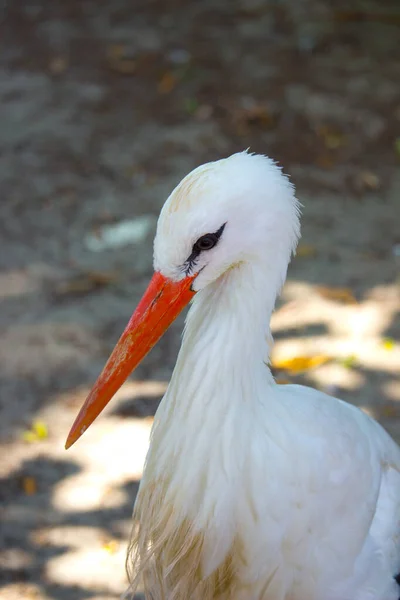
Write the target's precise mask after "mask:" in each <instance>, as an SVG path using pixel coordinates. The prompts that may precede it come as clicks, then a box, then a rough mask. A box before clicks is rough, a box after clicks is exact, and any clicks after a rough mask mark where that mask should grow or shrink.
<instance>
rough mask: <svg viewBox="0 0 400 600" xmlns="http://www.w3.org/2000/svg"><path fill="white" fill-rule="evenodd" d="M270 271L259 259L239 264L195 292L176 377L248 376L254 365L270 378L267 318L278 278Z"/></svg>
mask: <svg viewBox="0 0 400 600" xmlns="http://www.w3.org/2000/svg"><path fill="white" fill-rule="evenodd" d="M272 275H273V273H272V274H271V273H270V272H268V267H266V265H265V264H254V263H252V264H249V263H247V264H240V265H238V266H236V267H234V268H232V269H230V270H228V271H227V272H226V273H224V275H222V276H221V277H220V278H219V279H218V280H217V281H215V282H214V283H212V284H210V285H208V286H207V287H206V288H205V289H203V290H201V291H200V292H199V293H198V294H197V296H196V297H195V298H194V301H193V305H192V307H191V310H190V311H189V314H188V317H187V321H186V326H185V332H184V336H183V342H182V348H181V351H180V354H179V357H178V361H177V365H176V370H175V371H176V373H178V374H179V377H180V378H181V380H182V379H183V380H184V381H185V377H187V378H188V379H189V377H190V379H193V378H195V374H196V373H199V374H200V373H201V374H202V375H201V376H199V380H198V383H199V385H201V381H202V377H207V378H208V379H210V378H211V377H213V378H214V381H215V379H216V378H218V373H219V377H221V376H222V375H223V374H224V377H225V378H226V377H230V375H231V374H232V373H233V372H234V373H235V379H237V378H238V377H239V376H240V374H241V373H242V375H243V376H244V377H246V379H248V378H250V377H252V376H253V377H254V376H255V373H254V370H260V371H261V372H262V380H263V381H264V382H265V380H267V381H268V382H270V383H272V382H273V378H272V375H271V372H270V371H269V368H268V366H267V364H268V360H269V352H270V348H271V345H272V336H271V331H270V318H271V313H272V311H273V309H274V305H275V299H276V295H277V291H278V289H279V287H280V282H281V280H282V279H281V278H280V277H279V278H277V277H276V275H275V277H273V276H272ZM257 375H258V373H257ZM259 379H260V376H259Z"/></svg>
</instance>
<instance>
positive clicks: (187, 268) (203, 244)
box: [183, 223, 226, 275]
mask: <svg viewBox="0 0 400 600" xmlns="http://www.w3.org/2000/svg"><path fill="white" fill-rule="evenodd" d="M225 225H226V223H224V224H223V225H221V227H220V228H219V229H218V231H215V233H206V234H204V235H202V236H201V237H199V239H198V240H197V241H196V242H195V243H194V244H193V248H192V252H191V254H190V256H189V257H188V258H187V260H186V261H185V263H184V265H183V271H184V272H185V273H186V275H190V274H191V273H192V272H193V267H194V266H195V265H196V261H197V258H198V257H199V256H200V254H201V252H205V251H207V250H211V249H212V248H214V247H215V246H216V245H217V244H218V242H219V239H220V237H221V235H222V232H223V231H224V229H225Z"/></svg>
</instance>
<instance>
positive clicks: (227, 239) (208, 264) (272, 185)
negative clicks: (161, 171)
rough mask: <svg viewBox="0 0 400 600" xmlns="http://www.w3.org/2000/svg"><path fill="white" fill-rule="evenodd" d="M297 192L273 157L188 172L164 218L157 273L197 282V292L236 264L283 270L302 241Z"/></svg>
mask: <svg viewBox="0 0 400 600" xmlns="http://www.w3.org/2000/svg"><path fill="white" fill-rule="evenodd" d="M298 206H299V205H298V202H297V201H296V199H295V197H294V188H293V186H292V184H291V183H290V182H289V180H288V178H287V177H286V176H285V175H283V173H282V172H281V169H280V168H279V167H278V166H277V165H276V164H275V163H274V162H273V161H272V160H271V159H269V158H267V157H265V156H261V155H254V154H248V153H247V152H241V153H238V154H234V155H233V156H230V157H229V158H226V159H223V160H219V161H217V162H212V163H207V164H205V165H202V166H200V167H198V168H197V169H195V170H194V171H192V172H191V173H189V175H187V176H186V177H185V178H184V179H183V180H182V181H181V182H180V184H179V185H178V186H177V187H176V188H175V189H174V191H173V192H172V194H171V195H170V196H169V198H168V199H167V201H166V202H165V204H164V206H163V209H162V211H161V214H160V217H159V220H158V226H157V234H156V237H155V241H154V269H155V271H159V272H160V273H162V274H163V275H164V276H165V277H167V278H169V279H171V280H172V281H179V280H180V279H182V278H184V277H186V276H191V275H195V276H196V277H195V280H194V281H193V284H192V289H194V290H195V291H199V290H200V289H202V288H204V287H205V286H207V285H208V284H209V283H211V282H212V281H215V280H216V279H218V277H219V276H220V275H222V274H223V273H224V272H225V271H226V270H227V269H229V268H231V267H232V266H233V265H235V264H239V263H242V262H251V261H258V260H271V259H273V260H275V259H276V256H277V253H279V255H280V256H282V255H283V258H284V260H286V264H287V262H288V261H289V258H290V253H291V251H292V250H293V249H294V247H295V245H296V242H297V239H298V236H299V209H298Z"/></svg>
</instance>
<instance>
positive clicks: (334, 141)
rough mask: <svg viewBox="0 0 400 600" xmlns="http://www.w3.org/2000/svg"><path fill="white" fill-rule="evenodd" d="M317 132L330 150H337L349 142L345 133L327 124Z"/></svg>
mask: <svg viewBox="0 0 400 600" xmlns="http://www.w3.org/2000/svg"><path fill="white" fill-rule="evenodd" d="M317 134H318V136H319V137H321V138H322V141H323V143H324V146H325V148H327V149H328V150H337V149H338V148H340V147H342V146H345V145H346V144H347V138H346V136H345V135H344V134H343V133H341V132H340V131H338V130H336V129H333V128H332V127H328V126H327V125H323V126H322V127H319V128H318V129H317Z"/></svg>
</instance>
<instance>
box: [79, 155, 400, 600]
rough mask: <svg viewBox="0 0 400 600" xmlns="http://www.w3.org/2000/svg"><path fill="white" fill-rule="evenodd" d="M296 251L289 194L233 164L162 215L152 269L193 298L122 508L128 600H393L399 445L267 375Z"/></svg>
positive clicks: (355, 414)
mask: <svg viewBox="0 0 400 600" xmlns="http://www.w3.org/2000/svg"><path fill="white" fill-rule="evenodd" d="M223 226H224V227H223ZM221 228H222V233H221V234H220V237H219V238H218V239H217V241H216V243H215V245H214V247H212V248H210V249H204V250H201V251H200V252H197V251H195V250H196V241H197V240H199V238H202V236H205V235H206V234H215V232H218V231H219V230H220V229H221ZM298 237H299V206H298V203H297V201H296V199H295V196H294V190H293V187H292V185H291V184H290V183H289V182H288V180H287V178H286V177H285V176H284V175H283V174H282V173H281V171H280V169H279V168H278V167H277V166H276V165H275V164H274V163H273V162H272V161H271V160H269V159H268V158H265V157H262V156H255V155H250V154H247V153H240V154H236V155H233V156H231V157H230V158H228V159H226V160H221V161H218V162H215V163H210V164H208V165H204V166H203V167H199V168H198V169H196V170H195V171H193V172H192V173H190V174H189V175H188V176H187V177H186V178H185V179H184V180H183V181H182V182H181V184H180V185H179V186H178V187H177V188H176V189H175V190H174V192H173V193H172V194H171V196H170V197H169V199H168V200H167V202H166V204H165V205H164V208H163V210H162V212H161V215H160V219H159V223H158V229H157V235H156V239H155V245H154V264H155V269H156V271H158V272H160V273H161V275H162V276H163V277H165V278H166V279H167V280H168V281H171V280H172V281H180V282H181V281H182V280H184V279H185V278H188V277H191V278H193V279H192V284H191V285H192V289H193V290H194V291H195V292H197V293H196V295H195V296H194V300H193V305H192V307H191V309H190V312H189V314H188V317H187V321H186V327H185V332H184V336H183V342H182V347H181V350H180V353H179V356H178V360H177V364H176V367H175V370H174V373H173V375H172V379H171V383H170V385H169V387H168V390H167V392H166V394H165V396H164V398H163V400H162V402H161V404H160V407H159V409H158V411H157V414H156V416H155V422H154V426H153V432H152V438H151V445H150V449H149V453H148V457H147V461H146V466H145V470H144V475H143V479H142V482H141V485H140V490H139V494H138V498H137V501H136V506H135V518H136V521H137V525H136V526H135V528H134V532H133V537H132V544H131V549H130V557H129V564H131V570H132V573H133V584H132V587H131V591H134V590H135V589H136V585H137V581H138V580H139V578H142V579H143V580H144V585H145V591H146V598H147V599H152V600H189V599H190V600H211V599H214V598H218V599H220V600H398V599H399V595H400V594H399V586H398V584H397V582H396V580H395V576H396V575H397V573H398V572H399V570H400V540H399V532H400V523H399V519H400V474H399V471H400V451H399V448H398V446H397V445H396V444H395V442H394V441H393V440H392V439H391V438H390V437H389V435H388V434H387V433H386V432H385V431H384V430H383V429H382V428H381V427H380V425H378V424H377V423H376V422H375V421H373V420H372V419H370V418H369V417H368V416H367V415H365V414H364V413H363V412H361V411H360V410H358V409H357V408H354V407H353V406H350V405H348V404H346V403H344V402H342V401H340V400H337V399H335V398H332V397H330V396H327V395H325V394H323V393H321V392H318V391H315V390H313V389H310V388H307V387H303V386H298V385H285V386H278V385H277V384H276V383H275V381H274V379H273V377H272V375H271V372H270V370H269V368H268V356H269V351H270V346H271V343H272V338H271V334H270V328H269V321H270V317H271V313H272V311H273V308H274V303H275V299H276V295H277V293H278V292H279V290H280V288H281V286H282V284H283V282H284V279H285V277H286V269H287V265H288V262H289V260H290V255H291V253H292V252H293V251H294V249H295V247H296V244H297V240H298ZM213 239H214V241H215V237H214V238H213ZM197 249H198V248H197ZM191 257H192V258H191ZM193 257H194V258H193ZM91 402H92V401H91ZM75 437H76V436H75Z"/></svg>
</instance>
